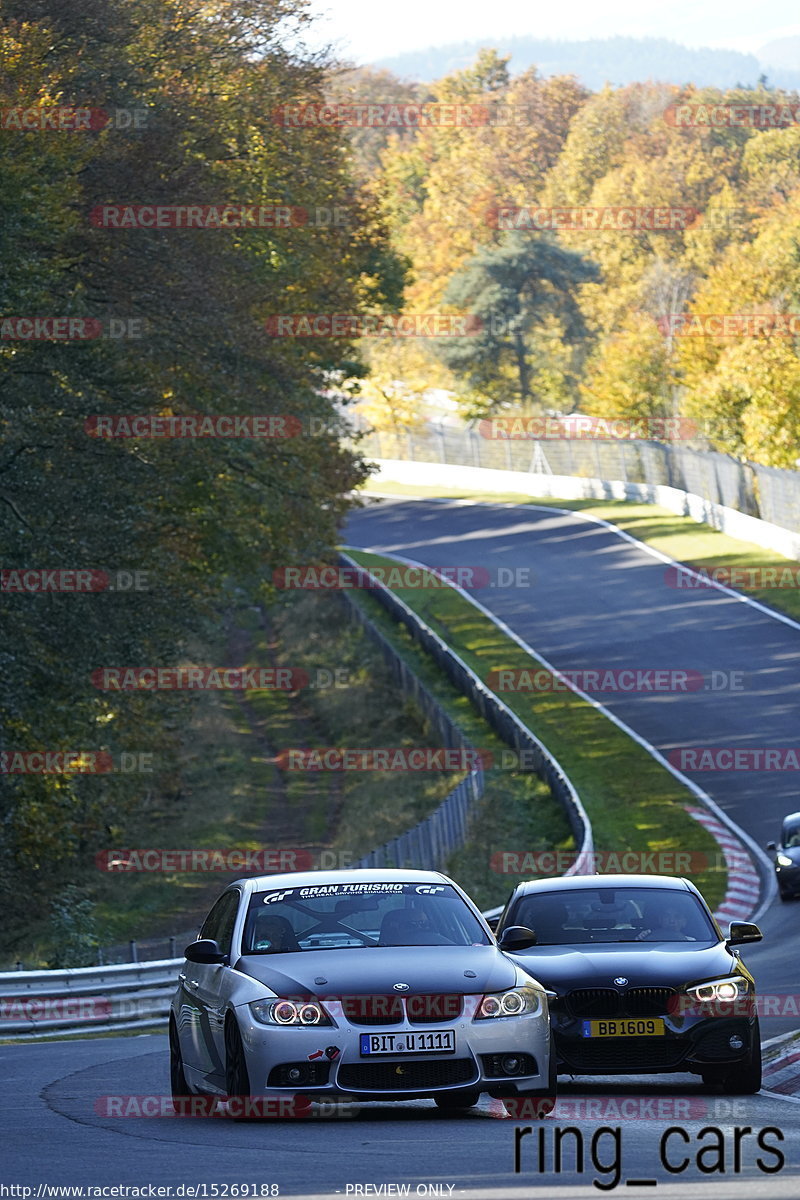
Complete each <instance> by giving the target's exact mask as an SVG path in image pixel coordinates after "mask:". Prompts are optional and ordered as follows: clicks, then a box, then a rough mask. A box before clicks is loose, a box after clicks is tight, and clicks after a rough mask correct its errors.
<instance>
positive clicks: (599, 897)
mask: <svg viewBox="0 0 800 1200" xmlns="http://www.w3.org/2000/svg"><path fill="white" fill-rule="evenodd" d="M490 923H491V924H494V922H490ZM514 926H517V927H522V928H517V929H515V930H514V933H511V929H512V927H514ZM496 933H497V936H498V937H500V936H501V935H503V934H504V935H505V939H504V940H505V941H506V944H508V943H509V942H510V941H512V940H514V941H516V942H517V943H518V946H519V949H516V950H515V951H514V957H516V958H517V959H518V961H519V963H520V965H521V966H522V967H524V968H525V969H526V970H527V971H529V972H530V973H531V974H532V975H534V976H535V977H536V978H537V979H538V980H539V981H540V982H541V983H542V984H543V985H544V986H545V987H546V988H548V989H549V990H550V992H551V993H552V994H553V995H552V998H551V1002H550V1014H551V1023H552V1031H553V1036H554V1043H555V1049H556V1051H557V1056H558V1072H559V1074H573V1075H644V1074H647V1075H651V1074H655V1073H663V1072H689V1073H691V1074H695V1075H700V1076H701V1077H702V1079H703V1082H704V1083H706V1084H709V1085H712V1084H713V1085H721V1086H722V1089H723V1091H724V1092H726V1093H728V1094H745V1093H752V1092H757V1091H758V1090H759V1088H760V1087H761V1040H760V1036H759V1028H758V1016H757V1012H756V997H755V982H754V980H753V977H752V975H751V974H750V972H749V971H748V970H747V968H746V967H745V965H744V963H743V962H742V961H741V959H740V957H739V951H738V949H736V947H738V946H740V945H743V944H744V943H747V942H758V941H760V940H761V931H760V930H759V928H758V926H756V925H751V924H748V923H745V922H733V923H732V924H731V926H730V933H729V936H728V937H727V938H725V937H724V935H723V934H722V933H721V931H720V928H719V926H718V925H717V923H716V921H715V920H714V918H713V916H712V915H711V912H710V910H709V908H708V905H707V904H706V903H705V901H704V900H703V898H702V896H701V895H700V893H699V891H698V890H697V888H696V887H695V886H694V885H693V884H692V883H690V882H689V881H688V880H686V879H675V878H673V877H671V876H666V875H585V876H574V877H571V878H562V879H549V880H538V881H536V880H535V881H530V882H525V883H520V884H518V885H517V887H516V888H515V889H514V891H513V892H512V893H511V896H510V897H509V900H508V903H507V904H506V907H505V909H504V910H503V912H502V914H501V916H500V917H499V919H498V921H497V927H496ZM531 937H533V942H532V943H531ZM508 948H509V949H510V948H511V947H510V945H509V947H508Z"/></svg>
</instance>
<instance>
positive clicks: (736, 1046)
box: [728, 1033, 744, 1050]
mask: <svg viewBox="0 0 800 1200" xmlns="http://www.w3.org/2000/svg"><path fill="white" fill-rule="evenodd" d="M728 1045H729V1046H730V1048H731V1050H741V1049H742V1047H743V1046H744V1040H743V1039H742V1038H740V1037H739V1035H738V1033H734V1034H733V1036H732V1037H729V1038H728Z"/></svg>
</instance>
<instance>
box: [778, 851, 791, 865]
mask: <svg viewBox="0 0 800 1200" xmlns="http://www.w3.org/2000/svg"><path fill="white" fill-rule="evenodd" d="M778 866H779V867H793V866H794V860H793V859H791V858H789V855H788V854H779V855H778Z"/></svg>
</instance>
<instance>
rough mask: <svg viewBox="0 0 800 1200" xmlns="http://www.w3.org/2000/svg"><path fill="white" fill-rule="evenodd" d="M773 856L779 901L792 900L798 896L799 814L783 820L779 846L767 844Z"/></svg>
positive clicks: (799, 880)
mask: <svg viewBox="0 0 800 1200" xmlns="http://www.w3.org/2000/svg"><path fill="white" fill-rule="evenodd" d="M767 849H768V850H771V851H772V852H773V854H774V855H775V878H776V879H777V881H778V892H779V894H780V898H781V900H793V899H794V898H795V896H797V895H799V894H800V812H794V813H789V815H788V816H787V817H784V818H783V826H782V828H781V840H780V844H779V845H777V846H776V845H775V843H774V842H767Z"/></svg>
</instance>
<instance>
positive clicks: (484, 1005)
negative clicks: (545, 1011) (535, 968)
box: [473, 987, 544, 1021]
mask: <svg viewBox="0 0 800 1200" xmlns="http://www.w3.org/2000/svg"><path fill="white" fill-rule="evenodd" d="M543 994H544V993H542V992H537V991H536V989H535V988H529V987H518V988H512V989H511V991H509V992H491V993H490V994H489V995H488V996H483V997H482V998H481V1002H480V1004H479V1005H478V1008H477V1011H476V1013H475V1016H474V1018H473V1019H474V1020H475V1021H486V1020H491V1018H493V1017H521V1016H524V1015H528V1014H533V1015H535V1014H536V1013H539V1012H541V1011H542V997H543Z"/></svg>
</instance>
